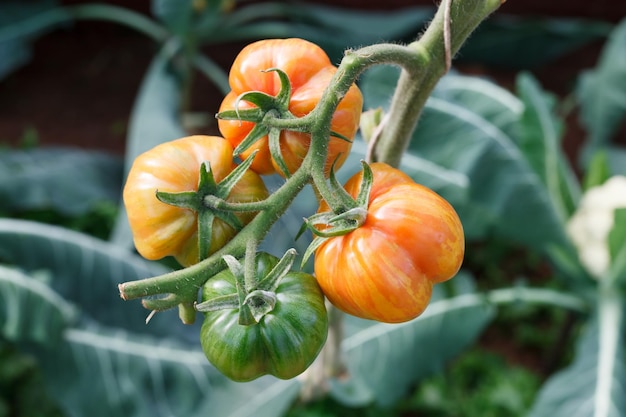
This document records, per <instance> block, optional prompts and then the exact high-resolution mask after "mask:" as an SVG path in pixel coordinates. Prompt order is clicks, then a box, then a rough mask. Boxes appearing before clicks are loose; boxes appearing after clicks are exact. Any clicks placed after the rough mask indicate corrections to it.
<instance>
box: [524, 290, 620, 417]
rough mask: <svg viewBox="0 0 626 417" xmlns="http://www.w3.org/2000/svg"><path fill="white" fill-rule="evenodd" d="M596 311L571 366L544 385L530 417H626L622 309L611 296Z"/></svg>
mask: <svg viewBox="0 0 626 417" xmlns="http://www.w3.org/2000/svg"><path fill="white" fill-rule="evenodd" d="M599 309H600V311H599V315H598V316H597V317H595V318H594V319H593V320H591V321H590V322H589V323H588V324H587V326H586V328H585V329H584V332H583V334H582V335H581V337H580V340H579V342H578V348H577V350H576V357H575V359H574V361H573V363H572V364H571V365H570V366H569V367H567V368H565V369H563V370H562V371H560V372H558V373H557V374H555V375H554V376H552V377H551V378H550V379H549V380H548V381H547V382H546V384H545V385H544V386H543V388H542V389H541V391H540V393H539V395H538V398H537V400H536V403H535V404H534V406H533V408H532V410H531V412H530V414H529V415H530V417H544V416H545V417H588V416H593V417H620V416H624V415H626V371H625V368H624V349H623V342H624V340H623V334H624V326H623V320H622V315H623V313H622V312H623V306H622V305H621V303H620V301H619V300H618V299H617V295H616V294H610V295H609V296H608V298H606V297H605V298H604V299H602V300H601V301H600V306H599Z"/></svg>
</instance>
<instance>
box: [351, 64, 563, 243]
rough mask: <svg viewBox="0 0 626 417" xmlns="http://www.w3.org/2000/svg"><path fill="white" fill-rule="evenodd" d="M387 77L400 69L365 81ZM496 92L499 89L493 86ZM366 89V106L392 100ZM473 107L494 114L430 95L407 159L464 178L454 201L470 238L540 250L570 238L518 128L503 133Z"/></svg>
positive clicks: (486, 94) (484, 97) (477, 97)
mask: <svg viewBox="0 0 626 417" xmlns="http://www.w3.org/2000/svg"><path fill="white" fill-rule="evenodd" d="M387 77H392V79H397V73H392V72H390V71H387V72H382V71H380V72H378V73H375V74H373V75H372V76H371V77H368V78H367V79H364V80H363V83H364V84H365V83H368V82H374V83H376V82H381V81H380V80H381V78H382V79H383V81H382V82H386V83H387V85H389V84H393V83H392V82H390V81H389V80H387V81H384V79H385V78H387ZM393 85H395V84H393ZM497 90H498V88H497V87H494V88H493V89H492V91H497ZM363 92H364V98H365V107H366V108H376V107H381V106H382V107H384V106H386V105H387V104H388V98H387V99H386V100H384V101H382V97H383V95H381V94H378V95H377V97H374V99H371V98H370V97H369V96H368V94H367V88H365V87H364V88H363ZM390 93H391V91H390ZM390 93H389V95H388V96H387V97H389V96H390V95H391V94H390ZM490 94H491V93H490V92H489V91H488V90H486V91H485V92H484V93H483V94H482V97H481V94H476V93H475V94H474V97H475V101H476V102H477V103H478V102H480V101H481V100H489V101H490V102H494V101H496V100H495V99H494V98H490V97H489V95H490ZM500 102H501V103H503V102H502V101H501V100H500ZM511 102H514V101H511ZM503 104H504V103H503ZM474 107H476V108H477V109H483V108H487V109H489V113H488V114H491V116H490V117H493V113H492V112H493V110H492V107H491V106H482V105H476V106H474V105H471V106H470V107H468V106H467V105H465V104H464V103H461V104H457V103H455V102H451V101H448V100H447V99H442V98H439V97H436V96H433V97H431V98H430V99H429V100H428V102H427V103H426V106H425V108H424V111H423V114H422V116H421V119H420V122H419V124H418V126H417V129H416V131H415V133H414V135H413V140H412V142H411V144H410V146H409V152H408V154H405V155H404V156H403V163H405V161H408V160H410V159H411V158H420V159H423V160H427V161H430V163H431V164H432V165H435V166H439V167H441V168H442V170H447V171H449V172H450V173H451V174H454V175H456V176H457V177H464V178H465V179H466V181H467V184H466V191H465V194H466V195H465V196H457V199H456V201H455V200H454V199H451V203H452V205H453V206H454V207H455V209H457V211H458V213H459V216H460V217H461V220H462V222H463V225H464V228H465V232H466V238H468V239H478V238H482V237H485V236H486V235H487V234H493V235H494V236H495V237H500V238H505V239H508V240H511V241H514V242H517V243H520V244H525V245H529V246H531V247H534V248H537V249H542V248H545V247H547V246H548V245H550V244H551V243H556V244H565V243H566V242H567V237H566V236H565V232H564V225H563V222H562V219H561V218H560V217H559V215H558V212H557V211H556V209H555V207H554V204H553V202H552V200H551V198H550V195H549V194H548V191H547V189H546V188H545V186H544V185H543V183H542V181H541V179H540V177H539V176H538V175H537V174H536V173H535V172H534V171H533V169H532V168H531V166H530V165H529V163H528V161H527V160H526V159H525V157H524V155H523V154H522V153H521V152H520V150H519V148H518V147H517V146H516V145H515V139H514V137H513V132H514V130H512V131H509V133H508V134H507V133H505V132H504V131H503V130H502V129H500V127H499V126H498V125H496V124H494V122H492V119H491V118H490V119H486V118H485V117H483V115H482V114H478V113H476V112H475V111H474ZM514 111H516V108H508V109H503V110H502V112H504V113H509V112H514ZM507 117H510V116H507ZM497 120H501V119H499V118H497ZM505 120H506V118H505ZM407 155H410V156H407ZM444 197H445V198H448V196H446V195H444ZM452 201H455V202H454V203H453V202H452ZM538 214H540V215H538Z"/></svg>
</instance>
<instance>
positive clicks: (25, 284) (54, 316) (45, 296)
mask: <svg viewBox="0 0 626 417" xmlns="http://www.w3.org/2000/svg"><path fill="white" fill-rule="evenodd" d="M0 300H2V302H0V323H1V325H0V334H1V335H2V337H3V338H6V339H8V340H10V341H13V342H16V341H19V342H26V341H34V342H38V343H42V344H49V343H50V342H52V343H54V342H55V341H58V340H59V339H60V337H61V333H62V331H63V330H64V329H65V328H66V327H67V325H68V324H70V323H72V322H73V321H74V319H75V317H76V311H75V310H74V308H73V307H72V306H71V305H70V304H69V303H68V302H67V301H65V300H64V299H63V298H62V297H61V296H60V295H59V294H57V293H56V292H54V291H53V290H52V289H51V288H50V287H48V285H46V284H45V283H44V282H42V280H41V278H39V279H38V278H36V277H35V276H34V274H33V276H29V275H27V274H25V273H23V272H21V271H19V270H17V269H14V268H8V267H6V266H3V265H0Z"/></svg>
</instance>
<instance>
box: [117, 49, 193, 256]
mask: <svg viewBox="0 0 626 417" xmlns="http://www.w3.org/2000/svg"><path fill="white" fill-rule="evenodd" d="M176 48H177V46H176V45H175V44H173V43H167V44H165V46H164V47H163V48H162V49H161V51H160V52H159V54H158V55H157V56H156V57H155V58H154V59H153V61H152V63H151V64H150V68H149V69H148V72H147V74H146V75H145V77H144V79H143V82H142V84H141V88H140V90H139V94H138V96H137V99H136V101H135V105H134V108H133V111H132V114H131V119H130V126H129V129H128V130H129V131H128V138H127V140H126V153H125V163H124V165H125V172H126V173H128V171H129V170H130V167H131V166H132V164H133V161H134V160H135V158H136V157H137V156H139V155H140V154H142V153H144V152H145V151H147V150H149V149H151V148H153V147H155V146H156V145H158V144H161V143H163V142H167V141H171V140H174V139H178V138H181V137H184V136H186V133H185V131H184V129H183V127H182V126H181V124H180V120H179V114H178V112H179V106H180V100H181V91H180V88H181V87H180V83H179V80H178V79H177V77H176V74H175V73H174V72H172V70H171V69H170V67H169V60H170V57H171V54H172V53H173V52H174V50H175V49H176ZM111 241H112V242H113V243H115V244H117V245H120V246H123V247H126V248H132V245H133V244H132V234H131V232H130V225H129V224H128V217H127V215H126V210H125V209H124V205H123V204H120V210H119V215H118V218H117V221H116V224H115V227H114V230H113V232H112V234H111Z"/></svg>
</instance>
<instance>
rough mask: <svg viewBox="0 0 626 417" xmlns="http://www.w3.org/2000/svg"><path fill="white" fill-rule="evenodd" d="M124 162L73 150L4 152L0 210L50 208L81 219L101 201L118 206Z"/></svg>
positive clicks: (0, 163)
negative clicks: (81, 215) (114, 203)
mask: <svg viewBox="0 0 626 417" xmlns="http://www.w3.org/2000/svg"><path fill="white" fill-rule="evenodd" d="M121 184H122V161H121V160H120V159H119V158H117V157H115V156H113V155H109V154H105V153H102V152H97V151H86V150H80V149H73V148H35V149H28V150H12V149H5V150H0V210H4V211H17V210H36V209H47V208H51V209H54V210H55V211H57V212H59V213H62V214H66V215H74V216H75V215H80V214H84V213H86V212H87V211H89V210H90V209H91V208H93V206H94V205H95V204H96V203H98V202H102V201H114V202H117V201H118V200H119V198H120V187H121Z"/></svg>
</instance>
